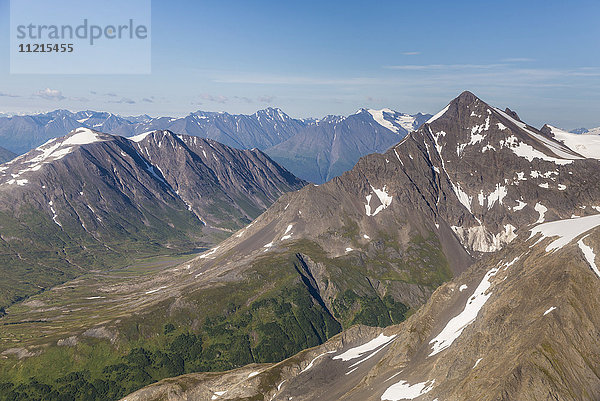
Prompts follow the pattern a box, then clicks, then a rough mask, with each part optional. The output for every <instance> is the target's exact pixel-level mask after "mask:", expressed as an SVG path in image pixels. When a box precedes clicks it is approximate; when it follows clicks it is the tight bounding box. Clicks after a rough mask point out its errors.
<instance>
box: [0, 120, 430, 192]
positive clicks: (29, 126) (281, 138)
mask: <svg viewBox="0 0 600 401" xmlns="http://www.w3.org/2000/svg"><path fill="white" fill-rule="evenodd" d="M427 118H429V116H428V115H423V114H420V113H418V114H415V115H412V116H411V115H407V114H402V113H398V112H395V111H392V110H390V109H383V110H372V109H361V110H360V111H359V112H357V113H356V114H354V115H351V116H348V117H341V116H328V117H325V118H323V119H321V120H314V119H306V120H299V119H294V118H291V117H289V116H288V115H287V114H285V113H284V112H283V111H282V110H281V109H278V108H267V109H264V110H259V111H257V112H256V113H254V114H252V115H233V114H229V113H214V112H203V111H197V112H194V113H190V114H189V115H187V116H186V117H182V118H171V117H159V118H151V117H149V116H147V115H142V116H137V117H121V116H118V115H115V114H111V113H106V112H94V111H82V112H77V113H72V112H69V111H67V110H56V111H53V112H50V113H46V114H39V115H31V116H28V115H25V116H13V117H8V118H0V146H3V147H5V148H7V149H10V150H11V151H13V152H15V153H19V154H21V153H24V152H27V151H29V150H31V149H32V148H34V147H36V146H39V145H41V144H43V143H44V142H46V141H48V140H49V139H52V138H55V137H59V136H63V135H65V134H66V133H68V132H70V131H72V130H73V129H76V128H80V127H82V128H89V129H93V130H97V131H101V132H107V133H111V134H114V135H120V136H126V137H127V136H133V135H138V134H141V133H144V132H148V131H153V130H170V131H172V132H174V133H175V134H184V135H192V136H198V137H202V138H209V139H213V140H215V141H218V142H220V143H223V144H225V145H228V146H231V147H234V148H237V149H253V148H258V149H261V150H263V151H264V152H265V153H267V154H268V155H270V156H271V157H272V158H273V159H274V160H275V161H277V162H278V163H280V164H281V165H283V166H284V167H285V168H287V169H288V170H289V171H291V172H292V173H293V174H295V175H296V176H298V177H300V178H303V179H306V180H309V181H312V182H315V183H323V182H325V181H327V180H329V179H331V178H333V177H334V176H337V175H339V174H341V173H343V172H344V171H346V170H348V169H350V168H352V166H353V165H354V164H355V163H356V162H357V161H358V158H359V157H360V156H364V155H366V154H369V153H373V152H383V151H385V150H387V148H389V147H390V146H391V145H393V144H394V143H396V142H398V140H399V139H401V138H402V137H404V135H406V134H407V133H408V132H410V131H411V130H413V129H416V128H417V127H418V126H419V125H420V124H422V123H423V122H424V121H425V120H427ZM299 150H302V152H299Z"/></svg>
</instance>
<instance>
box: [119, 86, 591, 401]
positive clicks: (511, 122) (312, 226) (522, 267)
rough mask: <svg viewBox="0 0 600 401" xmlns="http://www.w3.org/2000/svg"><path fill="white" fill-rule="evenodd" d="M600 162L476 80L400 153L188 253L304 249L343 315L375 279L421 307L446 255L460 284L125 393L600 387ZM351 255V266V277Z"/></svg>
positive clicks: (353, 393)
mask: <svg viewBox="0 0 600 401" xmlns="http://www.w3.org/2000/svg"><path fill="white" fill-rule="evenodd" d="M599 168H600V161H599V160H597V159H594V158H586V157H584V156H583V155H582V154H581V153H579V152H577V151H575V150H574V149H571V148H570V147H568V146H567V145H566V144H565V143H564V142H561V141H559V140H557V139H556V138H555V137H553V136H552V135H550V133H549V132H547V130H544V131H541V130H537V129H535V128H533V127H531V126H530V125H528V124H526V123H524V122H522V121H521V120H520V119H519V117H518V115H517V114H516V113H514V112H512V111H510V110H508V109H506V110H504V111H502V110H500V109H498V108H495V107H492V106H490V105H488V104H487V103H485V102H484V101H482V100H481V99H479V98H477V97H476V96H475V95H473V94H472V93H470V92H465V93H463V94H461V95H460V96H459V97H457V98H456V99H454V100H453V101H452V102H450V103H449V104H448V106H446V107H445V108H444V109H443V110H441V111H440V112H439V113H437V114H436V115H435V116H433V117H432V118H430V119H429V120H428V121H427V122H426V123H425V124H423V125H422V126H421V127H420V128H419V129H418V130H417V131H414V132H412V133H410V134H409V135H408V136H407V137H406V138H405V139H403V140H402V141H401V142H400V143H399V144H397V145H396V146H394V147H393V148H391V149H390V150H388V151H387V152H386V153H384V154H382V155H378V154H373V155H369V156H366V157H363V158H361V159H360V161H359V162H358V163H357V165H356V166H355V167H354V168H353V169H352V170H351V171H349V172H347V173H345V174H343V175H342V176H341V177H338V178H335V179H333V180H331V181H330V182H328V183H326V184H324V185H320V186H313V185H309V186H307V187H305V188H303V189H302V190H300V191H298V192H296V193H290V194H286V195H284V196H283V197H282V198H281V199H280V200H279V201H277V202H275V203H274V204H273V206H271V207H270V208H269V209H268V210H267V211H266V212H265V213H264V214H263V215H261V216H260V217H259V218H258V219H256V220H255V221H254V222H253V224H252V225H251V226H250V227H247V228H246V229H244V230H243V231H240V232H239V233H237V234H236V235H234V236H233V237H231V238H230V239H228V240H226V241H225V242H223V243H222V244H221V245H220V246H219V248H218V249H217V248H215V249H213V250H211V251H210V252H207V253H206V254H204V255H201V259H199V260H198V261H197V262H195V263H193V264H192V269H198V270H197V271H199V272H202V273H203V275H207V274H210V275H213V276H214V275H218V274H222V273H223V272H224V271H226V270H229V271H232V270H235V271H236V272H238V274H240V272H241V271H244V270H245V269H249V267H246V266H248V265H249V264H251V263H252V262H251V261H257V262H261V261H265V260H268V259H267V258H268V257H269V256H268V255H272V257H274V256H275V255H277V256H278V257H281V255H286V254H287V253H288V252H290V251H293V252H296V254H298V253H300V256H301V259H302V260H303V261H304V262H305V264H303V265H301V266H302V267H301V268H300V267H298V272H299V274H301V275H302V276H303V277H304V278H305V280H306V281H305V283H306V285H307V286H310V288H311V291H312V294H313V295H314V296H315V299H316V300H318V301H315V302H318V303H319V304H320V305H323V307H324V308H326V309H327V310H330V311H332V315H333V316H335V317H336V318H338V317H342V316H348V315H347V313H348V311H349V310H351V311H358V314H357V315H358V316H362V315H361V310H364V309H361V308H364V307H365V305H366V302H364V298H363V301H362V302H360V301H357V302H354V303H353V302H352V300H353V299H354V300H356V298H351V297H349V296H348V292H344V289H346V291H348V288H350V289H352V291H355V292H357V293H360V294H368V292H367V290H365V289H362V288H361V286H360V283H364V282H368V283H369V285H370V287H371V288H372V289H373V290H374V292H375V293H376V294H378V295H379V296H384V297H385V296H389V297H391V298H392V299H395V300H396V301H397V302H402V303H403V304H406V305H410V306H411V307H418V305H419V303H420V300H422V299H423V298H427V297H428V295H427V296H425V297H421V296H420V294H430V292H429V291H431V286H432V284H433V283H432V282H431V281H430V282H429V286H428V285H427V279H426V278H427V277H429V278H431V277H435V276H436V274H437V275H438V277H440V276H439V274H440V270H439V266H441V265H444V264H445V265H447V266H448V269H449V271H448V273H450V274H451V275H453V276H454V279H452V280H450V282H448V283H447V284H444V285H442V286H441V288H439V289H437V290H436V291H435V292H434V293H433V296H432V297H431V298H430V300H429V301H427V302H426V304H425V305H424V306H423V307H421V308H420V309H419V311H418V312H416V313H415V315H413V316H412V317H411V318H410V319H409V320H408V321H406V322H404V323H402V324H400V325H397V326H393V327H390V328H387V329H374V328H367V327H364V326H356V327H353V328H351V329H349V330H347V331H345V332H344V333H342V334H341V335H339V336H336V337H334V338H333V339H331V340H330V341H328V342H327V343H325V344H324V345H322V346H320V347H317V348H314V349H311V350H308V351H304V352H301V353H299V354H297V355H296V356H294V357H292V358H290V359H287V360H285V361H283V362H281V363H276V364H263V365H254V366H247V367H245V368H243V369H239V370H236V371H232V372H228V373H224V374H222V375H205V374H201V373H200V374H192V375H187V376H182V377H180V378H176V379H169V380H168V381H164V382H160V383H158V384H156V385H153V386H150V387H148V388H146V389H143V390H141V391H140V392H138V393H135V394H133V395H130V396H128V397H127V399H128V400H141V399H144V400H148V399H149V400H153V399H160V398H161V397H163V396H164V395H165V394H173V395H172V396H171V399H173V400H179V399H185V397H187V396H191V395H192V394H193V395H194V396H195V397H199V398H201V397H204V398H207V399H208V398H211V397H212V399H251V398H253V397H256V399H265V400H267V399H268V400H289V399H294V400H295V399H298V400H313V399H318V400H331V401H333V400H342V399H343V400H391V401H398V400H404V399H416V400H423V401H425V400H428V401H431V400H434V399H439V400H442V399H443V400H514V399H519V400H539V399H569V400H570V399H573V400H589V399H596V398H598V395H599V394H600V379H599V378H598V374H597V372H596V368H595V367H596V365H597V363H595V362H594V361H596V360H598V355H597V354H598V352H597V350H598V347H599V345H598V341H597V339H598V330H597V329H596V327H597V326H598V323H597V322H598V314H597V313H595V312H594V310H595V309H594V308H596V307H597V306H598V305H600V300H599V298H598V296H597V295H598V291H597V290H595V288H596V287H595V280H596V279H598V276H600V271H598V269H597V266H596V264H597V262H596V260H597V258H596V251H597V250H596V248H597V247H598V246H600V245H599V244H600V242H598V238H599V237H598V229H599V228H598V227H600V219H599V218H598V212H599V211H600V181H599V178H598V176H597V174H596V172H597V171H598V169H599ZM307 241H308V243H311V244H313V246H312V247H307ZM297 244H302V248H300V249H299V248H296V247H297V246H298V245H297ZM314 244H317V245H318V246H316V245H314ZM315 249H318V251H315ZM323 253H325V255H327V258H328V259H327V258H324V256H323ZM397 255H400V258H399V259H395V257H396V256H397ZM317 258H318V259H317ZM278 260H279V259H278ZM341 261H351V263H350V264H349V266H352V267H345V269H344V270H342V273H340V268H339V266H340V265H339V263H340V262H341ZM407 261H409V262H408V263H406V262H407ZM224 263H225V264H227V267H223V264H224ZM281 266H283V265H281ZM298 266H300V265H298ZM436 266H437V268H436ZM358 274H362V275H363V277H362V279H361V278H360V276H359V275H358ZM351 275H352V277H355V278H354V279H353V280H351V282H352V283H357V284H354V287H352V286H351V285H349V283H350V280H349V277H350V276H351ZM355 275H356V276H355ZM433 286H435V284H433ZM359 291H360V292H359ZM388 299H389V298H388ZM341 305H343V306H344V308H340V306H341ZM344 314H346V315H344ZM355 316H356V315H355ZM369 316H371V317H372V316H374V313H370V315H369ZM352 322H353V323H360V322H361V320H360V319H356V318H355V319H354V320H353V321H352ZM370 325H373V324H370ZM343 327H344V328H347V327H348V325H347V324H344V326H343ZM255 362H265V361H261V360H257V361H255ZM232 383H236V384H235V385H232ZM175 394H177V395H175Z"/></svg>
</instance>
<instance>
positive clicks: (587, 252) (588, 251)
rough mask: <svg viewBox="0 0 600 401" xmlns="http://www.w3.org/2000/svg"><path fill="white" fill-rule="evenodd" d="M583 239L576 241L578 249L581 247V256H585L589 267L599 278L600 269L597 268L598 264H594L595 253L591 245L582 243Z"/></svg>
mask: <svg viewBox="0 0 600 401" xmlns="http://www.w3.org/2000/svg"><path fill="white" fill-rule="evenodd" d="M584 239H585V238H582V239H580V240H579V242H578V243H577V244H578V245H579V249H581V251H582V252H583V256H585V259H586V260H587V261H588V263H589V264H590V267H591V268H592V270H593V271H594V273H596V275H597V276H598V277H599V278H600V270H598V266H597V265H596V253H595V252H594V250H593V249H592V247H591V246H588V245H586V244H584V242H583V240H584Z"/></svg>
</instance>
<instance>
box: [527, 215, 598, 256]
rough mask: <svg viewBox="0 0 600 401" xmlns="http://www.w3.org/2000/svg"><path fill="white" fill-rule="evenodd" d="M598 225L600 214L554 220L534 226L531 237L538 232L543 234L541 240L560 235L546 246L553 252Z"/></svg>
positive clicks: (547, 250)
mask: <svg viewBox="0 0 600 401" xmlns="http://www.w3.org/2000/svg"><path fill="white" fill-rule="evenodd" d="M598 226H600V214H596V215H594V216H585V217H577V218H574V219H566V220H558V221H552V222H550V223H544V224H540V225H539V226H535V227H534V228H532V229H531V236H530V238H532V237H535V236H536V234H542V237H541V238H540V239H539V241H542V240H543V239H544V238H551V237H559V238H558V239H556V240H554V241H553V242H552V243H550V245H548V246H547V247H546V252H552V251H555V250H557V249H560V248H562V247H563V246H565V245H567V244H569V243H570V242H571V241H573V240H574V239H575V238H577V237H579V236H580V235H583V234H585V233H586V232H588V231H590V230H591V229H593V228H596V227H598ZM539 241H538V242H539Z"/></svg>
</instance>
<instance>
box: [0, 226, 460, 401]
mask: <svg viewBox="0 0 600 401" xmlns="http://www.w3.org/2000/svg"><path fill="white" fill-rule="evenodd" d="M354 231H356V227H354V226H350V227H349V228H348V230H347V233H345V234H347V235H350V234H349V233H352V232H354ZM381 238H383V240H382V241H383V242H384V246H381V247H379V248H378V250H373V249H370V250H366V251H365V252H369V257H368V258H362V257H360V256H359V255H352V254H350V255H346V256H342V257H338V258H331V257H329V256H328V255H327V253H326V252H325V251H324V250H323V249H322V248H321V247H320V246H319V245H317V244H316V243H314V242H310V241H306V240H303V241H298V242H296V243H294V244H292V245H290V247H289V248H288V250H287V251H286V252H282V253H267V254H265V256H262V257H260V258H257V259H256V260H255V261H254V263H253V265H252V266H251V267H249V268H248V269H247V270H245V271H244V272H243V273H241V274H242V276H241V277H239V278H238V279H236V280H233V281H229V280H224V281H223V282H222V283H219V284H214V285H212V286H209V287H206V286H205V287H201V288H196V287H193V286H190V287H189V288H187V289H185V290H182V291H181V292H182V294H184V295H183V296H182V298H181V299H179V300H177V301H176V300H174V299H172V298H165V299H163V300H162V301H160V303H158V304H153V305H152V307H151V308H147V309H141V310H132V311H130V313H128V314H126V315H123V314H119V315H118V323H115V326H114V327H112V328H111V330H115V331H116V332H118V333H119V336H118V340H117V342H116V343H114V344H113V343H111V342H110V341H108V340H107V339H98V338H90V337H83V336H81V329H74V331H73V332H72V335H77V339H78V342H77V343H76V344H73V345H71V346H61V347H58V346H55V345H50V346H48V347H45V348H44V349H43V352H41V353H40V354H39V355H36V356H30V357H27V358H24V359H20V360H17V359H16V358H14V357H12V356H11V357H9V358H8V359H4V360H2V359H0V400H2V401H3V400H38V399H51V400H86V401H87V400H114V399H118V398H120V397H123V396H125V395H127V394H129V393H131V392H133V391H135V390H137V389H139V388H141V387H143V386H145V385H148V384H150V383H153V382H156V381H157V380H160V379H163V378H166V377H172V376H176V375H180V374H183V373H190V372H209V371H223V370H228V369H233V368H238V367H241V366H244V365H247V364H249V363H266V362H277V361H280V360H282V359H285V358H286V357H289V356H292V355H294V354H296V353H298V352H299V351H301V350H303V349H306V348H310V347H313V346H316V345H318V344H321V343H323V342H325V341H326V340H327V339H329V338H330V337H332V336H333V335H335V334H337V333H339V332H340V331H341V330H342V329H345V328H348V327H350V326H352V325H355V324H365V325H370V326H387V325H390V324H394V323H399V322H401V321H403V320H404V319H405V318H406V317H407V315H408V314H410V313H411V312H412V310H411V309H410V308H409V307H407V306H406V305H405V304H404V303H402V302H400V301H399V300H398V299H396V298H395V296H394V294H398V293H399V292H400V291H401V290H402V288H405V287H403V286H406V285H407V284H416V285H419V286H424V287H430V288H431V289H432V290H433V289H434V288H435V287H437V286H438V285H439V284H441V283H442V282H443V281H445V280H447V279H448V278H449V277H450V271H449V269H448V265H447V262H446V260H445V258H444V256H443V254H442V252H441V249H440V248H441V246H440V245H439V242H438V241H437V238H436V237H435V236H433V235H430V236H428V237H422V236H415V237H413V239H412V240H411V241H410V243H409V244H408V245H407V246H405V247H403V248H401V247H400V246H399V245H398V244H397V242H396V241H395V240H394V239H393V238H391V237H389V236H385V235H384V234H382V235H381ZM142 270H143V269H142ZM142 270H140V272H139V273H138V274H142ZM128 275H131V277H132V278H131V279H135V277H136V275H135V274H134V273H131V272H129V273H127V272H124V273H123V277H128ZM375 282H376V283H378V284H377V285H376V287H377V289H375V287H374V285H373V283H375ZM72 291H73V296H77V297H82V294H81V292H77V290H76V289H75V290H72ZM324 294H329V295H328V297H329V298H327V297H325V295H324ZM88 295H91V294H88ZM322 297H325V298H322ZM176 304H177V305H179V306H177V307H175V305H176ZM17 306H18V305H17ZM11 310H12V309H11ZM80 313H83V312H80ZM90 313H92V312H90ZM96 313H97V312H96ZM82 316H84V315H82ZM116 316H117V315H115V316H103V319H112V320H113V321H115V320H117V317H116ZM89 318H90V319H91V317H89ZM94 322H96V321H94ZM36 324H38V325H42V324H45V325H49V324H50V323H31V324H29V325H24V326H23V329H22V330H26V328H27V327H35V325H36ZM78 324H79V326H78V327H92V326H93V325H94V324H96V323H92V320H90V323H88V324H87V325H86V324H85V323H81V322H78ZM11 330H20V329H19V327H18V326H15V327H14V328H12V326H11ZM77 330H78V331H77ZM65 337H67V335H66V334H62V336H61V338H65ZM23 338H25V337H23ZM44 341H45V343H46V344H47V343H48V340H47V339H46V340H44ZM53 341H56V340H53ZM39 344H42V342H40V343H39ZM54 344H55V342H54ZM33 349H34V348H33Z"/></svg>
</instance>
